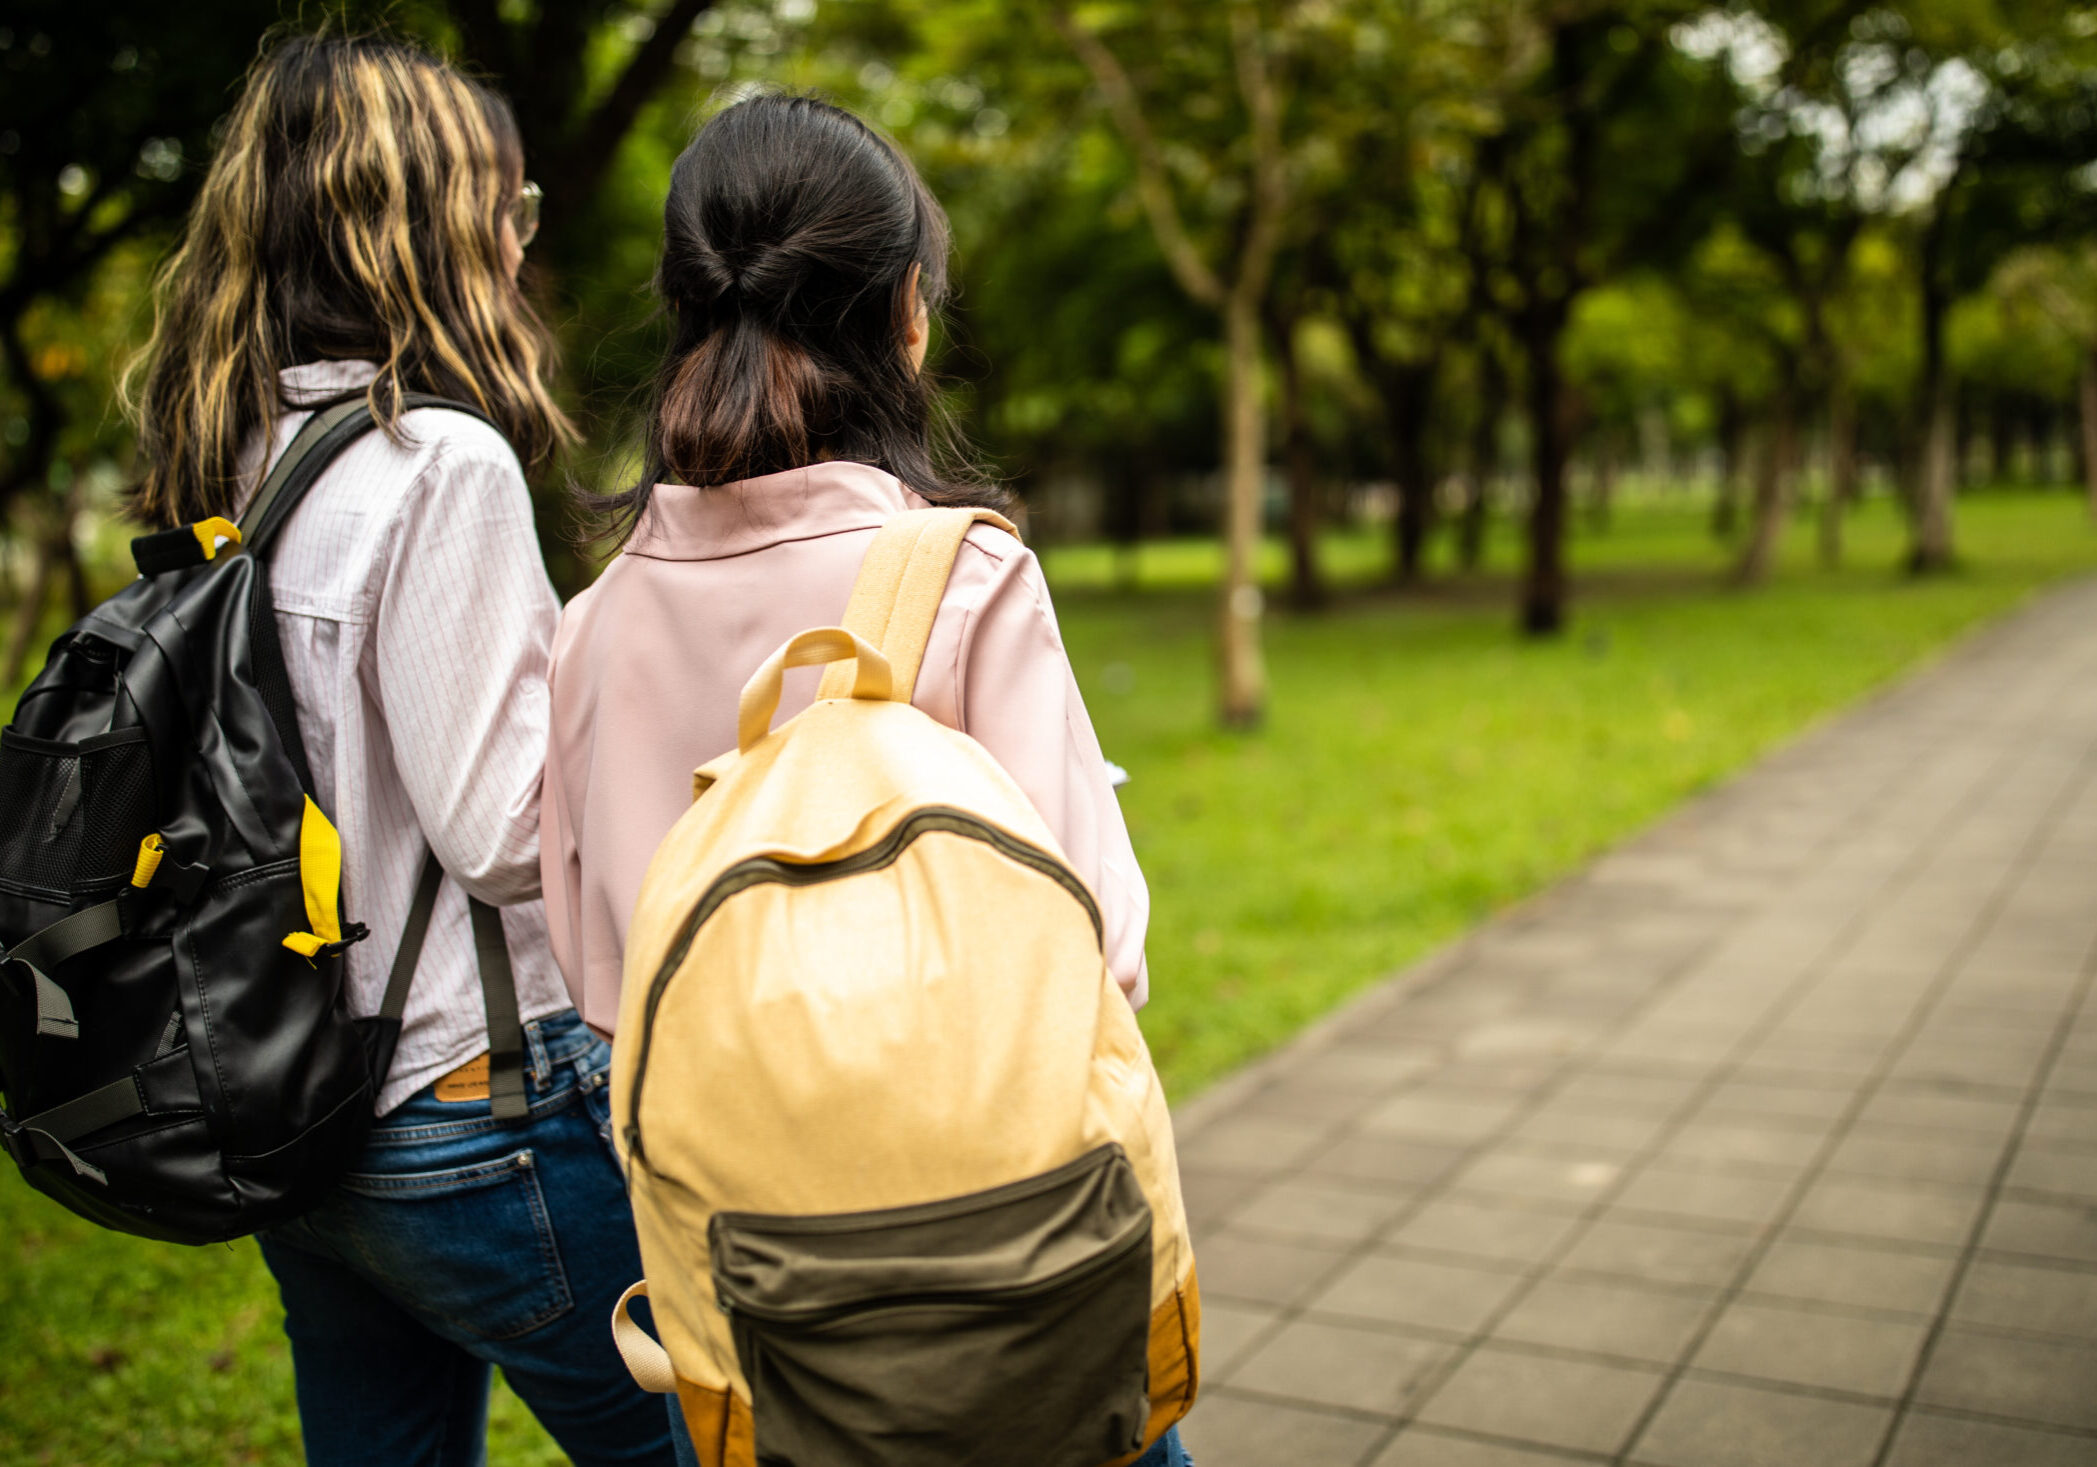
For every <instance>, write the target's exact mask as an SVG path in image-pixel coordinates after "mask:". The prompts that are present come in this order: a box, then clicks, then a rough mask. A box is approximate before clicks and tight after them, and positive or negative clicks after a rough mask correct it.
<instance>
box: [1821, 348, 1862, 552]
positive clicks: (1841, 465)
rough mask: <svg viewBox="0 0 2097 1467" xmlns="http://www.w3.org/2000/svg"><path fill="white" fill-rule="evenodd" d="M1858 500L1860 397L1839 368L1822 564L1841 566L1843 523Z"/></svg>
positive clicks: (1831, 409) (1831, 401)
mask: <svg viewBox="0 0 2097 1467" xmlns="http://www.w3.org/2000/svg"><path fill="white" fill-rule="evenodd" d="M1856 499H1857V393H1856V389H1855V388H1854V387H1853V386H1852V385H1851V384H1850V380H1849V373H1848V372H1847V371H1845V370H1844V369H1842V368H1841V367H1837V368H1836V369H1835V381H1834V384H1833V387H1832V389H1831V390H1830V391H1829V394H1828V493H1827V497H1826V498H1825V499H1823V500H1822V501H1821V505H1820V563H1821V564H1822V565H1824V566H1826V567H1827V568H1828V569H1830V570H1833V569H1834V568H1835V567H1836V566H1838V565H1840V564H1842V522H1843V519H1844V518H1845V517H1846V516H1847V515H1848V514H1849V507H1850V506H1851V505H1852V504H1854V503H1855V502H1856Z"/></svg>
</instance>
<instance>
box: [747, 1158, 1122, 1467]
mask: <svg viewBox="0 0 2097 1467" xmlns="http://www.w3.org/2000/svg"><path fill="white" fill-rule="evenodd" d="M1150 1230H1151V1216H1150V1205H1149V1204H1148V1203H1147V1202H1146V1201H1145V1200H1144V1197H1143V1189H1142V1187H1141V1186H1140V1185H1139V1184H1138V1182H1137V1180H1136V1174H1135V1171H1134V1169H1133V1168H1131V1167H1130V1165H1129V1162H1128V1158H1127V1157H1126V1156H1125V1155H1124V1154H1123V1153H1122V1150H1121V1148H1120V1147H1119V1146H1111V1145H1110V1146H1103V1147H1101V1148H1100V1149H1099V1150H1097V1151H1093V1152H1090V1153H1088V1154H1086V1155H1085V1156H1082V1157H1080V1158H1078V1160H1076V1161H1074V1162H1071V1163H1070V1164H1069V1165H1067V1166H1063V1167H1059V1168H1057V1169H1056V1170H1055V1171H1052V1172H1048V1173H1045V1174H1043V1175H1041V1176H1038V1177H1030V1178H1028V1179H1027V1180H1025V1181H1022V1182H1014V1183H1011V1184H1010V1185H1008V1186H1004V1187H997V1188H993V1189H992V1190H990V1191H987V1192H976V1193H972V1194H970V1195H969V1196H966V1197H956V1198H951V1199H949V1200H947V1201H943V1202H933V1203H926V1204H923V1205H921V1206H917V1207H899V1208H891V1209H887V1210H884V1211H880V1212H857V1213H834V1214H829V1215H826V1216H821V1217H768V1216H759V1215H755V1214H751V1213H720V1214H717V1215H716V1216H715V1218H714V1220H713V1224H712V1228H711V1230H710V1238H711V1241H712V1245H713V1260H714V1291H715V1294H716V1297H717V1298H718V1299H719V1300H720V1304H721V1308H722V1309H723V1310H724V1311H726V1312H727V1314H728V1315H729V1318H730V1321H731V1323H732V1325H733V1330H734V1334H735V1345H736V1353H737V1355H738V1357H739V1358H740V1360H741V1362H742V1367H743V1374H744V1376H745V1378H746V1379H747V1380H748V1381H749V1383H750V1396H751V1405H752V1412H753V1415H754V1416H755V1418H756V1425H757V1460H758V1462H759V1464H760V1467H1019V1464H1025V1467H1100V1464H1101V1463H1104V1462H1108V1461H1111V1460H1112V1459H1114V1458H1115V1457H1119V1456H1123V1455H1126V1454H1127V1453H1129V1452H1132V1451H1134V1450H1135V1449H1136V1448H1137V1447H1139V1446H1141V1445H1142V1434H1143V1427H1144V1423H1145V1420H1146V1419H1147V1418H1148V1416H1149V1414H1150V1401H1149V1398H1148V1395H1147V1390H1148V1384H1149V1382H1148V1380H1147V1378H1146V1372H1147V1358H1146V1351H1147V1347H1148V1341H1149V1329H1150V1284H1151V1250H1150Z"/></svg>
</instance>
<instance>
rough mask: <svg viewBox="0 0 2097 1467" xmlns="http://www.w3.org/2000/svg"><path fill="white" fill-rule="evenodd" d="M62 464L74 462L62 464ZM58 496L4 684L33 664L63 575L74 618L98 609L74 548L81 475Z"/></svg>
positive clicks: (15, 629)
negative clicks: (31, 658)
mask: <svg viewBox="0 0 2097 1467" xmlns="http://www.w3.org/2000/svg"><path fill="white" fill-rule="evenodd" d="M60 467H61V468H67V467H70V466H69V465H65V464H61V465H60ZM55 498H56V499H57V503H56V504H54V505H53V506H52V512H53V513H55V514H56V515H57V522H56V523H55V524H53V523H49V522H48V521H47V522H46V524H47V528H46V532H45V534H44V535H43V536H42V537H41V538H40V539H39V540H38V543H37V548H36V569H35V570H34V571H32V572H31V573H30V577H29V589H28V591H27V592H26V593H24V595H23V597H22V600H21V603H20V604H19V605H18V606H17V607H16V608H15V622H14V625H13V626H12V627H11V628H9V630H8V636H7V649H6V655H5V657H4V658H0V686H4V687H10V688H11V687H13V686H14V685H15V684H16V683H18V682H20V681H21V680H22V673H23V670H24V669H25V668H26V667H27V666H28V665H29V654H30V652H31V651H33V650H34V649H35V647H36V641H37V632H38V630H39V629H40V628H41V627H42V626H43V620H44V607H45V605H46V604H47V603H48V602H49V601H50V599H51V595H52V593H53V591H54V590H55V589H56V584H55V583H57V582H58V581H59V580H60V579H61V578H63V580H64V582H65V587H66V601H67V608H68V610H70V611H71V612H72V619H73V620H74V621H78V620H80V618H81V617H83V616H86V615H87V614H88V612H89V611H91V610H93V609H94V608H93V604H92V598H91V597H90V596H89V594H88V585H87V570H86V568H85V567H84V566H82V565H81V563H80V555H79V552H78V551H76V550H75V549H74V548H73V523H74V521H75V520H76V519H78V517H79V515H80V498H81V496H80V482H79V480H78V478H77V477H75V478H74V479H73V482H72V485H71V487H70V488H69V489H68V490H67V491H66V492H65V493H64V494H62V495H58V496H55ZM40 518H41V517H40Z"/></svg>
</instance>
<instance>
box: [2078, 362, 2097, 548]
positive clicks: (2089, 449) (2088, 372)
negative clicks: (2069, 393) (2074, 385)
mask: <svg viewBox="0 0 2097 1467" xmlns="http://www.w3.org/2000/svg"><path fill="white" fill-rule="evenodd" d="M2081 385H2082V391H2081V393H2080V397H2081V401H2080V403H2079V404H2078V405H2079V406H2080V407H2081V409H2082V413H2081V417H2082V421H2081V423H2080V424H2078V425H2077V426H2078V428H2079V429H2080V432H2079V433H2078V434H2077V435H2076V441H2077V442H2078V443H2080V444H2081V445H2082V453H2081V454H2080V455H2079V456H2080V457H2081V459H2082V492H2083V495H2084V497H2085V498H2087V499H2088V500H2089V505H2090V516H2091V518H2093V519H2097V346H2091V347H2089V348H2087V349H2085V350H2084V352H2083V354H2082V384H2081Z"/></svg>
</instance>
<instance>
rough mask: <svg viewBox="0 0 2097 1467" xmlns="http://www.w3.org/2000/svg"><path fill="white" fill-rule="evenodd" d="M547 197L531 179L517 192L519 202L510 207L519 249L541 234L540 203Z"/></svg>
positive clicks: (512, 224) (511, 220) (511, 221)
mask: <svg viewBox="0 0 2097 1467" xmlns="http://www.w3.org/2000/svg"><path fill="white" fill-rule="evenodd" d="M544 197H545V195H544V194H543V193H541V192H540V190H539V186H538V185H537V184H536V183H533V182H532V181H531V180H530V179H528V178H527V179H526V180H525V181H524V187H523V188H521V189H519V190H518V192H517V202H515V203H514V204H512V205H510V225H511V227H512V228H514V229H515V230H516V231H517V244H518V247H519V248H522V247H524V246H525V245H528V244H530V243H531V242H532V239H533V238H534V237H535V236H536V235H537V234H538V232H539V202H540V200H541V199H543V198H544Z"/></svg>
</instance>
